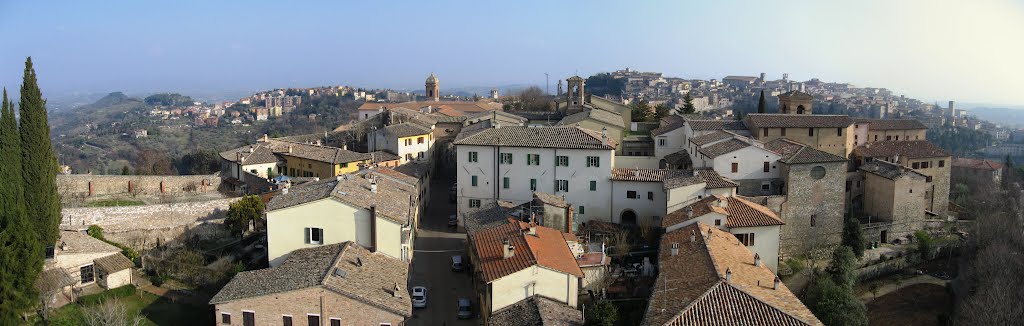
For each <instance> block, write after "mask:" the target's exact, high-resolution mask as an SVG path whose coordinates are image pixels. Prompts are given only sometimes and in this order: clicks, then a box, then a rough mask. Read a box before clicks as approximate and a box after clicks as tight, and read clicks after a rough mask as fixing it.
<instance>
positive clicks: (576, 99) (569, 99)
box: [565, 76, 586, 107]
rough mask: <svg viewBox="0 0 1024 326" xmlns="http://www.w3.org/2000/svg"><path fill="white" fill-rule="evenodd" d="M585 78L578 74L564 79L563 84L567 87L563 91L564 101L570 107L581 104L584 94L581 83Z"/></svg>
mask: <svg viewBox="0 0 1024 326" xmlns="http://www.w3.org/2000/svg"><path fill="white" fill-rule="evenodd" d="M584 83H585V80H584V79H583V78H581V77H580V76H572V77H569V78H568V79H566V80H565V86H566V88H568V90H567V92H566V93H565V96H566V103H568V105H569V106H570V107H574V106H582V105H583V100H584V97H585V96H586V95H584V94H585V93H584V92H583V84H584Z"/></svg>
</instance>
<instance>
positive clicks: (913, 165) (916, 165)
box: [910, 162, 921, 170]
mask: <svg viewBox="0 0 1024 326" xmlns="http://www.w3.org/2000/svg"><path fill="white" fill-rule="evenodd" d="M910 166H911V167H912V168H914V170H917V169H920V168H921V162H914V163H911V164H910Z"/></svg>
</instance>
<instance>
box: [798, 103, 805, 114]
mask: <svg viewBox="0 0 1024 326" xmlns="http://www.w3.org/2000/svg"><path fill="white" fill-rule="evenodd" d="M796 114H804V106H803V105H800V106H797V107H796Z"/></svg>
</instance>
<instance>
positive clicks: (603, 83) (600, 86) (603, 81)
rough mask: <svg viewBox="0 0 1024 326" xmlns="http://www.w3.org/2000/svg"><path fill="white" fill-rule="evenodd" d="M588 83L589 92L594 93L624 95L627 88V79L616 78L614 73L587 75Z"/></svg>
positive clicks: (614, 95) (599, 94)
mask: <svg viewBox="0 0 1024 326" xmlns="http://www.w3.org/2000/svg"><path fill="white" fill-rule="evenodd" d="M586 85H587V87H586V88H587V92H589V93H590V94H592V95H595V96H605V95H611V96H613V97H618V96H622V92H623V91H624V90H625V89H626V79H625V78H615V76H612V74H609V73H606V72H604V73H600V74H596V75H593V76H590V77H587V82H586Z"/></svg>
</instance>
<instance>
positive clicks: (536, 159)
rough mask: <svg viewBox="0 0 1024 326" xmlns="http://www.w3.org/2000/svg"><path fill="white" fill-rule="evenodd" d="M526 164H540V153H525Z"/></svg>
mask: <svg viewBox="0 0 1024 326" xmlns="http://www.w3.org/2000/svg"><path fill="white" fill-rule="evenodd" d="M526 165H540V154H526Z"/></svg>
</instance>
